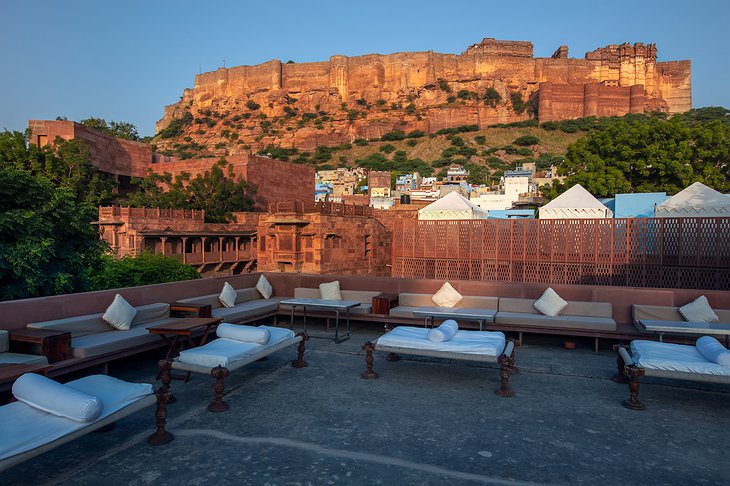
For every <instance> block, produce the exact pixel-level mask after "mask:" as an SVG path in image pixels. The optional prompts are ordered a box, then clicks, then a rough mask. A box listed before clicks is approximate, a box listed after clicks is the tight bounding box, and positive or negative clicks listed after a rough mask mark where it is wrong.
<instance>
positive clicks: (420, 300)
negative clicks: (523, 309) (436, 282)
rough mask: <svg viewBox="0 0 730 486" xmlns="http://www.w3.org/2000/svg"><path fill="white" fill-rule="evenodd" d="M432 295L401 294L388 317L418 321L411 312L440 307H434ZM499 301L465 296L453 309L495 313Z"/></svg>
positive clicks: (492, 298)
mask: <svg viewBox="0 0 730 486" xmlns="http://www.w3.org/2000/svg"><path fill="white" fill-rule="evenodd" d="M431 297H433V295H432V294H418V293H412V292H402V293H400V294H398V306H397V307H393V308H392V309H390V314H389V315H390V316H392V317H397V318H402V319H418V317H416V316H415V315H414V314H413V311H417V310H425V311H428V310H432V309H433V310H437V309H441V307H436V305H435V304H434V302H433V300H432V299H431ZM498 302H499V299H498V298H497V297H485V296H478V295H465V296H463V297H462V299H461V300H460V301H459V303H458V304H456V305H455V306H454V307H453V308H454V309H461V308H464V309H472V310H475V309H484V310H491V311H493V312H496V311H497V307H498Z"/></svg>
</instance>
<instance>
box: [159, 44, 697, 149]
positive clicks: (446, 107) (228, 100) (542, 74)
mask: <svg viewBox="0 0 730 486" xmlns="http://www.w3.org/2000/svg"><path fill="white" fill-rule="evenodd" d="M487 89H491V90H494V91H492V93H495V92H496V93H497V94H498V95H499V100H496V99H495V100H494V102H492V103H489V104H488V103H485V102H484V100H483V99H482V95H483V94H484V93H485V90H487ZM459 93H465V94H464V95H463V96H458V97H457V96H456V95H457V94H459ZM472 93H473V94H472ZM474 95H476V96H477V98H475V97H474ZM516 98H519V100H521V101H522V102H524V103H527V104H528V105H530V106H531V108H529V109H527V108H525V106H522V107H520V106H518V105H519V103H518V105H515V104H514V102H513V100H515V99H516ZM691 108H692V94H691V64H690V61H688V60H685V61H670V62H657V49H656V46H655V45H654V44H642V43H636V44H634V45H630V44H628V43H626V44H621V45H609V46H606V47H603V48H599V49H596V50H594V51H591V52H588V53H586V55H585V57H584V58H583V59H577V58H569V57H568V48H567V47H566V46H560V48H558V49H557V50H556V51H555V53H554V54H553V56H551V57H550V58H535V57H534V55H533V46H532V44H531V43H530V42H524V41H500V40H495V39H490V38H487V39H484V40H483V41H482V42H480V43H478V44H474V45H472V46H470V47H469V48H467V49H466V51H464V52H462V53H461V54H440V53H436V52H433V51H427V52H399V53H395V54H388V55H380V54H369V55H364V56H357V57H347V56H339V55H338V56H332V57H330V59H329V60H328V61H323V62H313V63H302V64H297V63H282V62H280V61H278V60H273V61H269V62H266V63H263V64H259V65H255V66H237V67H233V68H228V69H218V70H216V71H213V72H207V73H202V74H199V75H197V76H196V77H195V85H194V87H193V88H192V89H186V90H185V91H184V92H183V95H182V97H181V99H180V101H178V102H177V103H175V104H172V105H170V106H167V107H165V113H164V116H163V118H162V119H161V120H160V121H159V122H158V124H157V130H158V131H160V130H162V129H164V128H165V127H167V126H168V125H169V124H170V123H171V122H172V121H173V120H175V119H181V118H182V117H184V116H186V114H187V113H189V114H190V115H192V117H193V119H195V120H198V122H196V123H194V124H192V125H191V126H190V127H189V128H188V129H187V131H186V133H185V135H186V136H190V137H192V138H193V139H195V140H196V141H198V142H201V143H203V144H204V145H207V146H209V147H210V146H212V145H213V143H214V142H217V143H225V142H226V139H225V138H224V137H219V134H220V132H221V129H222V127H217V126H213V127H212V130H211V129H210V128H211V125H209V126H208V128H206V127H205V126H202V125H200V123H199V120H200V117H201V116H203V115H201V114H202V113H214V114H216V115H218V116H219V117H220V118H221V119H222V120H223V123H228V125H227V126H228V127H229V128H231V127H233V130H235V131H236V133H237V144H234V145H233V146H232V149H233V150H234V151H235V150H236V149H237V147H240V146H241V145H240V144H242V145H245V146H247V147H254V148H256V147H262V146H265V145H266V144H270V143H271V144H275V145H281V146H295V147H298V148H300V149H305V150H309V149H311V148H314V147H316V146H317V145H322V144H327V145H334V144H337V143H342V142H352V141H353V140H355V139H357V138H366V139H367V138H376V137H380V136H381V135H382V134H383V133H386V132H389V131H392V130H395V129H398V130H404V131H408V130H424V131H426V132H434V131H436V130H439V129H441V128H447V127H453V126H458V125H467V124H475V125H479V126H480V127H486V126H488V125H491V124H494V123H502V122H513V121H520V120H525V119H527V118H529V117H530V116H536V117H537V118H539V120H540V121H550V120H563V119H571V118H579V117H584V116H594V115H595V116H610V115H619V116H620V115H624V114H627V113H644V112H647V111H664V112H669V113H676V112H683V111H687V110H689V109H691ZM531 111H532V115H531ZM305 113H306V114H308V116H310V117H315V116H317V114H320V115H321V118H320V120H319V121H320V122H319V124H315V125H314V126H312V125H311V124H307V123H306V120H305V119H302V120H301V122H298V123H293V122H297V121H298V120H299V116H300V115H302V114H305ZM227 117H229V118H227ZM230 117H233V119H234V120H239V121H240V122H238V123H233V122H231V121H230ZM241 118H244V120H241ZM260 119H261V120H264V121H263V122H258V123H257V121H258V120H260ZM244 122H245V123H244ZM290 122H291V123H290ZM212 123H213V124H214V123H215V120H213V122H212ZM260 123H265V124H266V126H267V131H266V133H262V132H261V130H260V127H259V124H260ZM277 124H278V125H277ZM268 128H271V130H270V131H269V130H268ZM201 132H204V134H202V135H201ZM221 141H222V142H221Z"/></svg>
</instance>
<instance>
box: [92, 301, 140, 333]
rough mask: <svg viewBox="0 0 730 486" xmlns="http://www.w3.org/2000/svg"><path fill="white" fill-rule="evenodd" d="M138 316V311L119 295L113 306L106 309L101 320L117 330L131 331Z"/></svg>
mask: <svg viewBox="0 0 730 486" xmlns="http://www.w3.org/2000/svg"><path fill="white" fill-rule="evenodd" d="M136 315H137V309H135V308H134V307H132V306H131V305H130V304H129V302H127V301H126V300H124V297H122V296H121V295H119V294H117V295H116V296H115V297H114V301H113V302H112V303H111V305H110V306H109V307H107V308H106V311H105V312H104V315H102V316H101V319H102V320H103V321H104V322H106V323H107V324H109V325H110V326H112V327H113V328H115V329H119V330H120V331H129V328H131V327H132V320H133V319H134V316H136Z"/></svg>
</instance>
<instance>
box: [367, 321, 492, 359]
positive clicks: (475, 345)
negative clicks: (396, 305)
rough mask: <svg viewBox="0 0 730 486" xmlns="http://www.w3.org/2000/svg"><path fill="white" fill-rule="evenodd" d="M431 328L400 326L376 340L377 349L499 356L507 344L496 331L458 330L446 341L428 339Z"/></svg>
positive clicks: (415, 352)
mask: <svg viewBox="0 0 730 486" xmlns="http://www.w3.org/2000/svg"><path fill="white" fill-rule="evenodd" d="M428 332H429V330H428V329H426V328H422V327H411V326H398V327H396V328H395V329H393V330H392V331H390V332H387V333H385V334H384V335H383V336H381V337H380V338H378V340H377V341H376V342H375V349H378V345H380V346H393V347H398V348H407V349H413V350H414V353H413V354H418V352H417V351H418V350H428V351H439V352H448V353H458V354H480V355H485V356H499V355H500V354H502V351H503V350H504V346H505V341H506V340H505V337H504V334H503V333H501V332H495V331H457V332H456V334H455V335H454V337H453V338H452V339H450V340H448V341H445V342H433V341H429V339H428Z"/></svg>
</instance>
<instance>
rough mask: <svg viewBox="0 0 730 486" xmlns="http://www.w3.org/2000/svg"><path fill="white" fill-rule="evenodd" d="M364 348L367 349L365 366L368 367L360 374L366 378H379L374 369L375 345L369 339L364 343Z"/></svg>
mask: <svg viewBox="0 0 730 486" xmlns="http://www.w3.org/2000/svg"><path fill="white" fill-rule="evenodd" d="M362 349H364V350H365V366H366V367H367V369H366V370H365V371H363V372H362V373H361V374H360V377H361V378H362V379H364V380H375V379H377V378H378V374H377V373H376V372H375V371H373V350H374V349H375V345H374V344H373V343H372V342H370V341H368V342H366V343H365V344H363V345H362Z"/></svg>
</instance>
